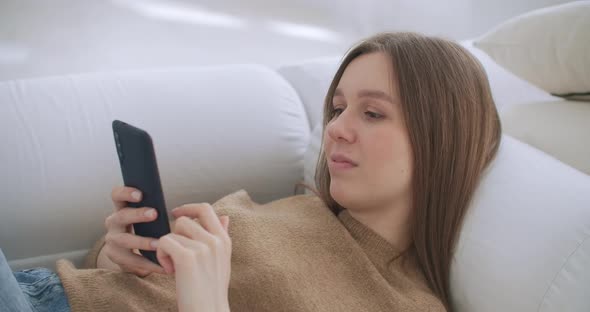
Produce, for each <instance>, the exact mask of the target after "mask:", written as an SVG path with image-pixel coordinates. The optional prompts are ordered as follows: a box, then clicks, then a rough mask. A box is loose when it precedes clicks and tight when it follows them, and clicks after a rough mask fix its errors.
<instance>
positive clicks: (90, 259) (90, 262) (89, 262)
mask: <svg viewBox="0 0 590 312" xmlns="http://www.w3.org/2000/svg"><path fill="white" fill-rule="evenodd" d="M104 238H105V236H104V235H103V236H102V237H101V238H100V239H99V240H98V241H97V242H96V243H94V246H93V247H92V248H91V249H90V250H89V251H88V254H86V257H85V258H84V263H83V264H82V268H84V269H96V268H97V267H96V260H97V259H98V254H99V253H100V250H101V249H102V247H103V246H104V244H105V241H104Z"/></svg>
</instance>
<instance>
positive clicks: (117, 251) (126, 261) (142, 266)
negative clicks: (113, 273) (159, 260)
mask: <svg viewBox="0 0 590 312" xmlns="http://www.w3.org/2000/svg"><path fill="white" fill-rule="evenodd" d="M107 257H108V258H109V259H110V260H111V261H112V262H114V263H116V264H117V265H119V266H120V267H125V268H127V270H126V271H130V272H141V271H142V270H143V271H149V272H156V273H160V274H165V273H166V272H165V271H164V268H162V267H160V266H159V265H157V264H155V263H153V262H151V261H149V260H148V259H146V258H144V257H143V256H140V255H137V254H134V253H133V252H131V251H129V250H124V249H122V248H116V247H115V248H110V249H109V252H108V253H107Z"/></svg>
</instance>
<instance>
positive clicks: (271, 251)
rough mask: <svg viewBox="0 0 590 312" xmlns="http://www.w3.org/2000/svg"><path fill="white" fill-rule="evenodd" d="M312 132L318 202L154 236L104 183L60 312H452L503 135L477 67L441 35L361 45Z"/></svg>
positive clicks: (231, 201)
mask: <svg viewBox="0 0 590 312" xmlns="http://www.w3.org/2000/svg"><path fill="white" fill-rule="evenodd" d="M323 125H324V133H323V146H322V152H321V154H320V157H319V160H318V167H317V171H316V184H317V186H318V192H317V193H318V196H295V197H293V198H287V199H283V200H279V201H277V202H273V203H270V204H268V207H266V206H257V205H256V204H254V203H252V202H251V201H249V198H248V197H247V195H246V194H245V193H244V192H242V193H240V192H238V194H236V195H233V196H230V197H228V198H227V199H223V200H221V201H220V202H218V203H216V207H215V209H214V208H213V207H212V206H211V205H208V204H190V205H184V206H182V207H179V208H177V209H175V210H174V211H173V215H174V216H175V217H176V218H177V219H176V224H175V225H174V227H173V233H171V234H169V235H166V236H165V237H162V238H161V239H159V240H155V239H149V238H143V237H138V236H135V235H133V234H132V233H131V232H130V225H131V224H133V223H137V222H148V221H150V220H153V219H155V218H156V215H155V211H153V210H151V209H149V208H142V209H132V208H125V206H126V202H135V201H138V200H140V198H141V194H140V193H139V192H138V191H137V190H134V189H131V188H124V187H120V188H115V189H114V191H113V193H112V198H113V201H114V203H115V206H116V210H115V212H114V213H113V214H112V215H111V216H109V217H108V218H107V220H106V222H105V225H106V227H107V230H108V232H107V235H106V237H105V243H104V247H103V244H102V243H101V242H100V243H99V244H97V247H96V248H95V249H94V253H93V255H91V257H89V259H91V261H90V262H92V263H91V264H90V267H94V264H96V267H97V268H99V269H94V270H76V269H75V268H73V266H71V265H69V264H67V263H64V262H62V263H58V271H59V274H60V278H61V280H62V282H63V284H64V286H65V289H66V292H67V297H68V300H69V303H70V306H72V310H83V308H84V307H86V306H89V305H91V306H92V309H93V310H97V311H101V310H104V311H106V310H109V308H110V309H126V310H130V311H131V310H134V309H137V310H142V309H143V310H147V309H159V310H167V309H171V308H173V309H176V308H178V310H180V311H228V310H230V308H231V310H250V311H263V310H273V311H276V310H283V311H285V310H292V311H336V310H337V311H345V310H348V311H358V310H364V311H383V310H399V311H426V310H429V311H444V310H447V311H450V310H451V301H450V294H449V269H450V263H451V256H452V254H453V250H454V247H455V243H456V241H457V237H458V233H459V230H460V228H461V224H462V221H463V217H464V215H465V213H466V210H467V208H468V205H469V201H470V199H471V197H472V194H473V192H474V190H475V189H476V187H477V183H478V181H479V178H480V176H481V174H482V172H483V171H484V169H485V168H486V167H487V166H488V164H489V163H490V162H491V161H492V159H493V157H494V156H495V154H496V151H497V148H498V145H499V141H500V135H501V128H500V122H499V119H498V114H497V111H496V108H495V105H494V102H493V100H492V96H491V93H490V88H489V84H488V81H487V77H486V75H485V72H484V70H483V68H482V66H481V65H480V64H479V62H478V61H477V60H475V59H474V57H473V56H471V55H470V54H469V53H468V52H467V51H466V50H465V49H463V48H462V47H461V46H459V45H458V44H456V43H453V42H449V41H446V40H443V39H438V38H431V37H426V36H422V35H418V34H413V33H385V34H379V35H376V36H373V37H371V38H368V39H366V40H363V41H362V42H360V43H359V44H358V45H356V46H355V47H353V48H352V49H351V50H350V51H349V52H348V53H347V55H346V56H345V58H344V60H343V62H342V64H341V65H340V68H339V69H338V71H337V73H336V75H335V77H334V79H333V81H332V84H331V86H330V88H329V90H328V94H327V96H326V101H325V104H324V120H323ZM244 207H245V208H244ZM326 207H327V208H329V209H325V208H326ZM230 217H231V220H232V222H231V225H230V220H229V218H230ZM228 231H229V232H228ZM286 237H288V238H289V239H288V240H286V239H285V238H286ZM101 247H102V248H101ZM136 249H145V250H156V251H157V254H158V259H159V262H160V263H161V264H162V266H161V267H160V266H157V265H155V264H153V263H151V262H149V261H148V260H146V259H144V258H143V257H141V256H139V255H138V254H137V253H136V252H134V250H136ZM232 253H233V255H232ZM101 268H102V269H101ZM104 269H106V270H104ZM116 271H125V272H129V273H134V274H122V273H120V272H116ZM172 275H173V276H174V277H175V278H174V279H172V278H171V276H172ZM171 281H172V282H171ZM171 283H172V284H171ZM97 285H98V286H97ZM174 286H175V287H174ZM109 287H111V288H113V289H111V290H110V291H109V289H105V288H109ZM172 288H176V291H174V290H173V289H172ZM171 289H172V290H171ZM97 292H100V293H99V294H96V293H97ZM138 293H139V294H138ZM89 298H93V299H89ZM105 298H108V299H105ZM171 298H174V299H175V300H176V303H177V307H174V306H173V304H167V303H170V302H169V301H170V299H171ZM253 298H254V299H253ZM167 300H168V301H167ZM80 302H83V304H81V303H80ZM166 304H167V305H166ZM114 307H116V308H114Z"/></svg>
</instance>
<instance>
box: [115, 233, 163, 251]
mask: <svg viewBox="0 0 590 312" xmlns="http://www.w3.org/2000/svg"><path fill="white" fill-rule="evenodd" d="M105 241H106V242H107V243H110V244H113V245H115V246H117V247H120V248H124V249H141V250H156V247H157V246H158V245H157V244H158V240H157V239H154V238H150V237H142V236H138V235H134V234H129V233H107V234H106V236H105Z"/></svg>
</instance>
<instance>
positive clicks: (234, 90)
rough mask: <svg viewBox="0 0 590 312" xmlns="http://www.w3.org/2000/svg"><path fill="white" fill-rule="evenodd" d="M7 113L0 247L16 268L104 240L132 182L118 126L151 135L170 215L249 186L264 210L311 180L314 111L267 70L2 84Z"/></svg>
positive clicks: (0, 139)
mask: <svg viewBox="0 0 590 312" xmlns="http://www.w3.org/2000/svg"><path fill="white" fill-rule="evenodd" d="M0 103H2V105H0V116H2V123H1V127H2V131H0V145H1V146H2V147H3V153H2V154H1V155H2V156H1V161H0V172H2V176H1V177H0V214H1V215H2V218H0V246H1V247H2V249H3V251H4V253H5V254H6V255H7V257H8V258H9V259H21V258H28V257H34V256H39V255H46V254H53V253H58V252H69V251H72V250H79V249H84V248H89V247H90V246H91V244H92V243H93V241H94V240H95V239H97V238H98V237H99V235H101V234H102V233H103V223H104V218H105V217H106V216H107V215H108V214H110V212H111V210H112V203H111V202H110V192H111V189H112V187H113V186H115V185H122V183H123V182H122V179H121V172H120V169H119V163H118V160H117V156H116V149H115V145H114V140H113V134H112V130H111V122H112V120H113V119H120V120H123V121H126V122H129V123H131V124H133V125H135V126H138V127H140V128H143V129H145V130H146V131H148V132H149V133H150V134H151V135H152V138H153V141H154V145H155V149H156V154H157V158H158V163H159V169H160V174H161V180H162V186H163V189H164V195H165V198H166V202H167V206H168V208H169V209H170V208H174V207H176V206H178V205H180V204H183V203H187V202H205V201H208V202H213V201H215V200H217V199H218V198H219V197H221V196H222V195H224V194H227V193H230V192H232V191H235V190H238V189H241V188H245V189H246V190H248V192H249V194H251V195H252V198H253V199H255V200H257V201H260V202H265V201H268V200H271V199H276V198H281V197H284V196H289V195H292V194H293V190H294V188H295V184H296V183H297V182H299V181H300V180H301V179H302V177H303V154H304V151H305V150H306V147H307V142H308V139H309V125H308V121H307V116H306V114H305V110H304V108H303V105H302V104H301V102H300V101H299V98H298V96H297V93H296V92H295V91H294V90H293V88H292V87H291V86H290V85H289V84H288V83H287V82H286V81H285V80H284V79H283V78H282V77H281V76H280V75H278V74H277V73H276V72H274V71H272V70H270V69H268V68H266V67H263V66H256V65H232V66H219V67H201V68H188V69H166V70H156V71H133V72H123V73H104V74H86V75H77V76H64V77H53V78H45V79H35V80H25V81H12V82H3V83H0ZM81 254H83V253H77V255H81ZM24 263H26V265H32V264H35V263H34V262H33V263H32V262H24Z"/></svg>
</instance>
